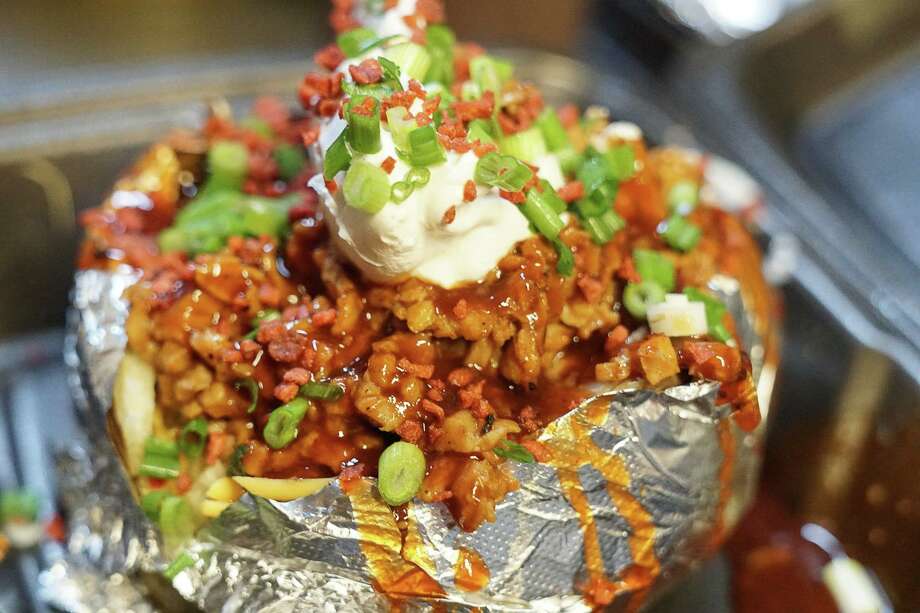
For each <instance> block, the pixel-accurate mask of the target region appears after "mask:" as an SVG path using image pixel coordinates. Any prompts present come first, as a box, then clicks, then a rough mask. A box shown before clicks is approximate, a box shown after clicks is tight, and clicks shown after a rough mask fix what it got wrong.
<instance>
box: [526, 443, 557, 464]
mask: <svg viewBox="0 0 920 613" xmlns="http://www.w3.org/2000/svg"><path fill="white" fill-rule="evenodd" d="M521 447H523V448H524V449H526V450H527V451H529V452H530V454H531V455H532V456H533V459H534V460H536V461H537V462H545V461H547V460H548V459H550V457H551V456H552V454H551V453H550V450H549V449H547V448H546V446H545V445H544V444H543V443H540V442H539V441H533V440H526V439H525V440H523V441H521Z"/></svg>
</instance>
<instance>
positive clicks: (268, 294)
mask: <svg viewBox="0 0 920 613" xmlns="http://www.w3.org/2000/svg"><path fill="white" fill-rule="evenodd" d="M259 301H260V302H261V303H262V304H264V305H267V306H271V307H276V306H278V305H279V304H281V290H280V289H279V288H278V286H276V285H272V284H271V283H263V284H262V285H260V286H259Z"/></svg>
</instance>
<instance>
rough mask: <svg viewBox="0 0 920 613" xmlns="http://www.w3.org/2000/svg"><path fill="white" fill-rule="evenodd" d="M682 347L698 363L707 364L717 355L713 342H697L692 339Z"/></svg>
mask: <svg viewBox="0 0 920 613" xmlns="http://www.w3.org/2000/svg"><path fill="white" fill-rule="evenodd" d="M681 348H682V349H683V350H684V352H686V353H687V355H688V356H689V357H690V359H691V360H693V361H694V362H695V363H697V364H705V363H706V362H708V361H709V360H710V359H711V358H712V357H713V356H715V355H716V352H715V351H714V350H713V346H712V343H695V342H692V341H691V342H687V343H684V344H683V346H682V347H681Z"/></svg>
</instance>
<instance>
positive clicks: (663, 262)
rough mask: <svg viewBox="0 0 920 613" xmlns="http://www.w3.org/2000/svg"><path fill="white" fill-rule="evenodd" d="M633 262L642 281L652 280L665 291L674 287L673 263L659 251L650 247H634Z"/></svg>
mask: <svg viewBox="0 0 920 613" xmlns="http://www.w3.org/2000/svg"><path fill="white" fill-rule="evenodd" d="M633 263H634V264H635V267H636V272H638V273H639V276H640V277H641V278H642V280H643V281H653V282H654V283H657V284H658V285H660V286H661V288H662V289H663V290H664V291H665V292H670V291H671V290H673V289H674V264H672V263H671V260H669V259H668V258H666V257H665V256H663V255H662V254H661V253H659V252H657V251H652V250H651V249H634V250H633Z"/></svg>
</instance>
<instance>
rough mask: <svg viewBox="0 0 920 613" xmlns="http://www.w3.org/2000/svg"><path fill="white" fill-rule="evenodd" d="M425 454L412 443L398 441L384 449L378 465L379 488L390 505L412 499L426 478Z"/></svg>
mask: <svg viewBox="0 0 920 613" xmlns="http://www.w3.org/2000/svg"><path fill="white" fill-rule="evenodd" d="M425 470H426V465H425V454H424V453H422V450H421V449H419V448H418V447H417V446H415V445H413V444H412V443H407V442H405V441H398V442H396V443H393V444H392V445H390V446H389V447H387V448H386V449H384V450H383V453H381V454H380V460H379V463H378V466H377V489H378V490H379V491H380V497H381V498H383V500H384V501H385V502H386V503H387V504H389V505H390V506H394V507H396V506H399V505H401V504H405V503H407V502H409V501H410V500H412V498H413V497H414V496H415V493H416V492H417V491H418V489H419V488H420V487H421V486H422V480H423V479H424V478H425Z"/></svg>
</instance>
